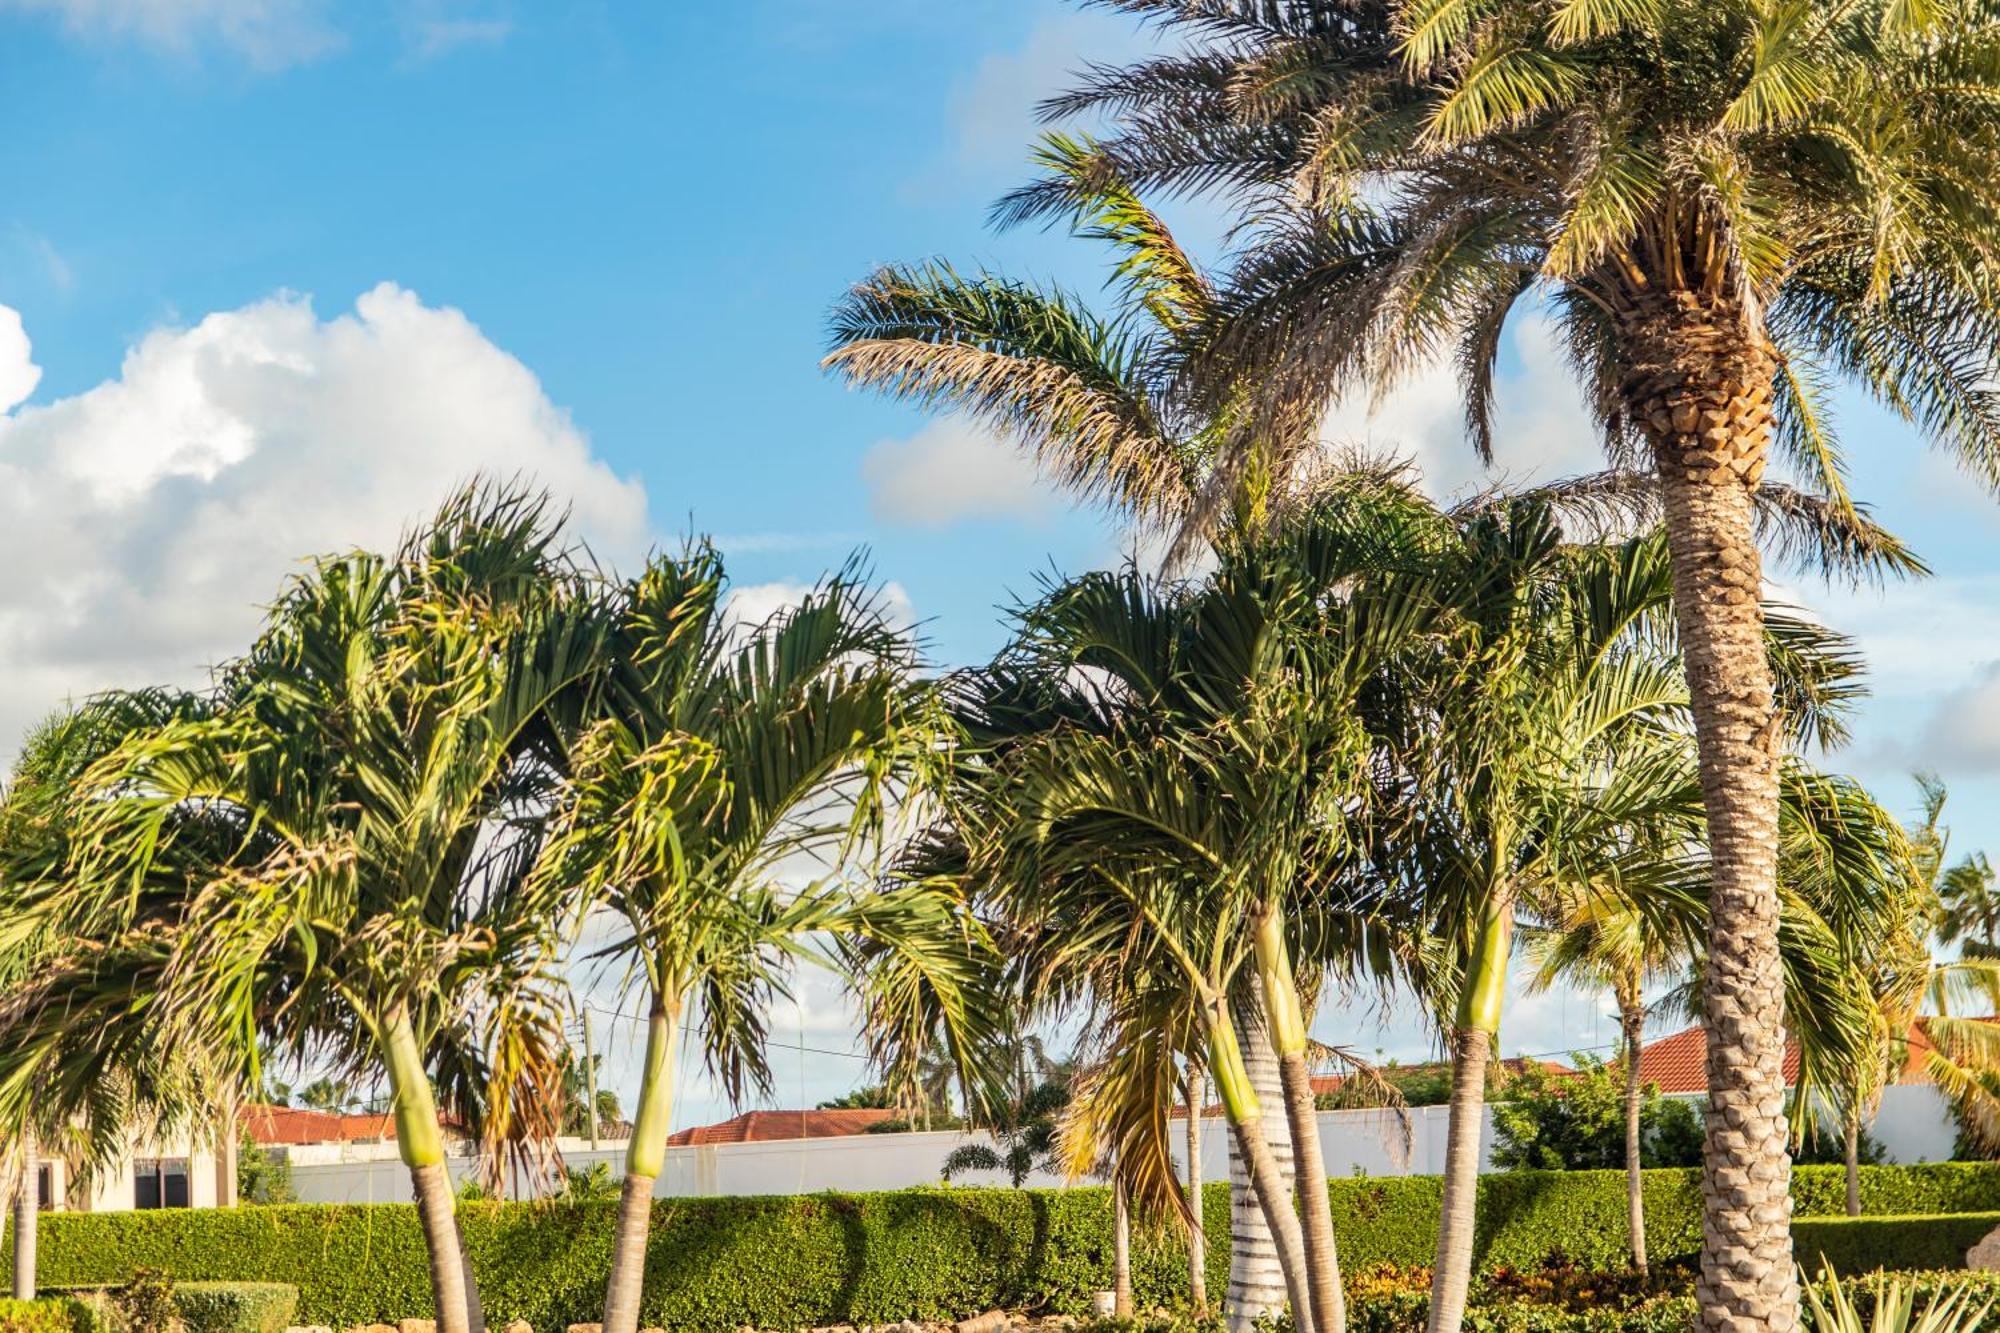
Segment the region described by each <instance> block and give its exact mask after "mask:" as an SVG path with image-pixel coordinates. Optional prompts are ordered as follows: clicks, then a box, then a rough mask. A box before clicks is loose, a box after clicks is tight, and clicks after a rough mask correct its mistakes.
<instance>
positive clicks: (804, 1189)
mask: <svg viewBox="0 0 2000 1333" xmlns="http://www.w3.org/2000/svg"><path fill="white" fill-rule="evenodd" d="M1448 1120H1449V1112H1448V1110H1447V1108H1445V1107H1442V1106H1417V1107H1411V1108H1409V1109H1408V1110H1407V1111H1405V1112H1402V1113H1400V1114H1399V1113H1396V1112H1393V1111H1322V1112H1320V1114H1319V1138H1320V1149H1321V1152H1322V1154H1323V1155H1324V1157H1325V1159H1326V1170H1327V1174H1328V1175H1329V1176H1351V1175H1368V1176H1404V1175H1437V1174H1439V1173H1441V1172H1442V1171H1443V1170H1444V1151H1445V1135H1446V1128H1447V1124H1448ZM1871 1132H1872V1133H1873V1134H1874V1135H1875V1137H1876V1138H1877V1139H1879V1140H1880V1141H1881V1143H1882V1145H1883V1147H1884V1148H1885V1149H1887V1151H1888V1155H1889V1160H1890V1161H1892V1162H1922V1161H1931V1162H1937V1161H1944V1160H1946V1159H1948V1158H1949V1157H1950V1156H1951V1151H1952V1136H1953V1126H1952V1120H1951V1115H1950V1112H1949V1111H1948V1110H1947V1109H1946V1107H1945V1104H1944V1099H1943V1098H1942V1097H1941V1096H1940V1095H1939V1094H1938V1091H1937V1089H1935V1088H1932V1087H1927V1086H1914V1085H1913V1086H1904V1087H1895V1088H1890V1089H1889V1090H1888V1092H1887V1093H1886V1094H1885V1095H1884V1096H1883V1099H1882V1111H1881V1114H1880V1116H1878V1117H1877V1120H1876V1123H1875V1125H1874V1126H1873V1127H1872V1131H1871ZM1227 1135H1228V1126H1227V1125H1226V1124H1224V1122H1223V1121H1222V1120H1221V1119H1219V1118H1210V1119H1205V1120H1203V1122H1202V1150H1201V1162H1202V1166H1201V1170H1202V1178H1203V1179H1204V1180H1210V1181H1216V1180H1227V1179H1228V1178H1229V1165H1228V1156H1227V1154H1228V1145H1227ZM1171 1138H1172V1142H1173V1151H1174V1163H1175V1165H1176V1167H1180V1166H1181V1164H1182V1163H1183V1161H1184V1160H1185V1153H1184V1145H1185V1143H1186V1126H1185V1124H1184V1123H1183V1122H1180V1121H1175V1122H1174V1123H1173V1125H1172V1127H1171ZM975 1141H977V1142H986V1143H991V1142H992V1140H991V1139H990V1138H989V1137H988V1136H986V1135H984V1134H963V1133H958V1132H956V1131H946V1132H938V1133H930V1134H857V1135H853V1136H851V1137H847V1138H838V1139H803V1140H793V1141H789V1142H780V1143H729V1144H716V1145H711V1146H707V1147H688V1148H669V1149H668V1150H667V1163H666V1169H665V1170H664V1171H662V1172H661V1174H660V1179H659V1183H658V1185H657V1186H656V1189H655V1193H656V1194H657V1195H658V1196H660V1197H666V1198H672V1197H690V1196H700V1195H716V1194H722V1195H744V1194H812V1193H817V1192H819V1191H821V1190H843V1191H849V1192H854V1191H862V1190H886V1189H901V1188H904V1187H907V1186H910V1185H935V1184H937V1183H938V1182H939V1180H940V1178H941V1177H940V1174H939V1169H940V1167H942V1166H943V1164H944V1159H945V1157H946V1156H947V1155H949V1154H950V1152H951V1150H952V1149H954V1148H956V1147H958V1146H959V1145H960V1144H962V1143H968V1142H975ZM561 1146H562V1157H563V1162H564V1164H565V1165H566V1166H568V1167H571V1168H573V1169H588V1167H589V1166H590V1164H591V1163H593V1162H604V1163H607V1164H608V1165H609V1166H610V1168H611V1175H612V1178H613V1179H614V1180H615V1179H617V1178H618V1177H619V1175H620V1174H621V1173H622V1172H623V1170H624V1162H625V1150H624V1147H623V1145H611V1144H607V1145H605V1146H604V1147H602V1148H600V1149H599V1150H598V1151H596V1152H592V1151H591V1150H590V1147H589V1145H588V1144H587V1143H585V1142H584V1141H582V1140H580V1139H566V1140H564V1141H563V1143H562V1145H561ZM1492 1147H1493V1118H1492V1112H1491V1108H1488V1111H1487V1114H1486V1117H1485V1123H1484V1127H1483V1129H1482V1131H1481V1135H1480V1149H1479V1162H1480V1168H1481V1169H1482V1170H1490V1169H1491V1163H1492ZM290 1155H291V1161H292V1187H293V1189H295V1190H296V1191H297V1192H298V1196H299V1199H300V1201H301V1202H304V1203H370V1202H373V1203H392V1202H393V1203H407V1202H408V1201H409V1200H410V1180H409V1173H408V1172H407V1171H406V1170H405V1169H404V1168H403V1165H402V1163H401V1162H400V1161H398V1160H397V1158H396V1147H395V1145H394V1144H393V1143H378V1144H327V1145H313V1146H311V1147H306V1148H294V1149H291V1150H290ZM450 1168H451V1174H452V1179H453V1180H454V1181H462V1180H464V1179H466V1178H467V1177H469V1176H473V1175H476V1174H477V1172H478V1163H477V1161H476V1160H475V1159H474V1158H472V1157H469V1156H455V1157H453V1158H451V1159H450ZM958 1179H959V1183H962V1184H1005V1183H1006V1180H1007V1177H1006V1175H1005V1174H1004V1173H1002V1172H974V1173H971V1174H968V1175H964V1176H960V1177H959V1178H958ZM1063 1183H1064V1182H1063V1180H1062V1179H1061V1177H1059V1176H1052V1175H1048V1174H1045V1173H1041V1172H1037V1173H1035V1174H1034V1175H1032V1176H1031V1177H1029V1179H1028V1184H1030V1185H1033V1186H1038V1187H1056V1186H1060V1185H1062V1184H1063ZM541 1192H543V1191H541V1190H537V1189H535V1188H534V1182H532V1181H527V1180H520V1181H516V1182H515V1183H514V1184H513V1186H512V1187H511V1188H510V1194H511V1195H512V1196H513V1197H529V1196H532V1195H534V1194H537V1193H541ZM126 1197H127V1198H128V1199H129V1197H130V1191H129V1189H128V1191H127V1195H126ZM126 1206H128V1207H129V1206H130V1205H129V1203H128V1204H127V1205H126Z"/></svg>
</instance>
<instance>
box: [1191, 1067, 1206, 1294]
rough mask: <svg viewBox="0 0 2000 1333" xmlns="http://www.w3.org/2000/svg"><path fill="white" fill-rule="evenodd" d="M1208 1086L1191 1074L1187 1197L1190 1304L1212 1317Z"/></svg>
mask: <svg viewBox="0 0 2000 1333" xmlns="http://www.w3.org/2000/svg"><path fill="white" fill-rule="evenodd" d="M1206 1090H1207V1085H1206V1081H1205V1080H1204V1079H1203V1078H1202V1076H1201V1071H1200V1070H1199V1069H1190V1070H1189V1071H1188V1083H1187V1108H1188V1121H1187V1194H1188V1304H1189V1305H1190V1306H1191V1307H1192V1308H1193V1309H1194V1312H1195V1313H1196V1314H1207V1313H1208V1230H1207V1225H1206V1223H1204V1222H1203V1220H1202V1199H1201V1104H1202V1102H1203V1101H1204V1100H1205V1096H1206Z"/></svg>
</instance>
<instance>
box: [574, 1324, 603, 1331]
mask: <svg viewBox="0 0 2000 1333" xmlns="http://www.w3.org/2000/svg"><path fill="white" fill-rule="evenodd" d="M569 1333H604V1325H602V1324H571V1325H570V1326H569Z"/></svg>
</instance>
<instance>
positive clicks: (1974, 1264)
mask: <svg viewBox="0 0 2000 1333" xmlns="http://www.w3.org/2000/svg"><path fill="white" fill-rule="evenodd" d="M1965 1266H1966V1267H1967V1268H1971V1269H1976V1270H1978V1271H1981V1272H1988V1273H1990V1272H1992V1271H1993V1270H1995V1269H2000V1227H1995V1228H1993V1230H1991V1231H1989V1232H1987V1233H1986V1234H1985V1235H1984V1236H1982V1237H1980V1239H1979V1242H1978V1243H1977V1244H1975V1245H1974V1246H1973V1247H1972V1248H1971V1249H1969V1250H1967V1251H1966V1252H1965Z"/></svg>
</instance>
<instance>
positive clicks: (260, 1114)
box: [240, 1106, 396, 1146]
mask: <svg viewBox="0 0 2000 1333" xmlns="http://www.w3.org/2000/svg"><path fill="white" fill-rule="evenodd" d="M240 1115H241V1119H242V1122H243V1127H244V1128H245V1129H246V1130H248V1131H249V1133H250V1138H251V1139H252V1141H254V1142H256V1143H261V1144H265V1145H267V1146H268V1145H271V1144H306V1143H354V1142H358V1141H362V1140H370V1139H393V1138H395V1137H396V1121H395V1117H393V1116H387V1115H338V1114H335V1113H334V1112H331V1111H312V1110H307V1109H306V1108H304V1107H297V1106H246V1107H244V1108H243V1109H242V1111H241V1113H240Z"/></svg>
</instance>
